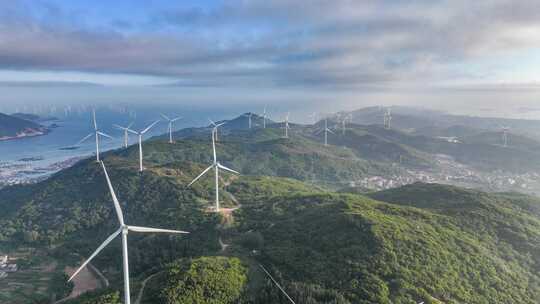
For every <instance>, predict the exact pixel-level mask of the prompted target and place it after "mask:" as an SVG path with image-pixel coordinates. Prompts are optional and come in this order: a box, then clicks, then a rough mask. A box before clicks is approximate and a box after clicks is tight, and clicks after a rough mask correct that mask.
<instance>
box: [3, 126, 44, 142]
mask: <svg viewBox="0 0 540 304" xmlns="http://www.w3.org/2000/svg"><path fill="white" fill-rule="evenodd" d="M50 132H51V130H50V129H49V128H43V130H39V131H37V130H33V132H32V133H20V134H17V135H16V136H3V137H0V141H10V140H17V139H24V138H30V137H37V136H44V135H47V134H49V133H50Z"/></svg>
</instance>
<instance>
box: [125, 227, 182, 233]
mask: <svg viewBox="0 0 540 304" xmlns="http://www.w3.org/2000/svg"><path fill="white" fill-rule="evenodd" d="M128 229H129V230H130V231H135V232H157V233H179V234H187V233H189V232H187V231H180V230H170V229H160V228H150V227H140V226H128Z"/></svg>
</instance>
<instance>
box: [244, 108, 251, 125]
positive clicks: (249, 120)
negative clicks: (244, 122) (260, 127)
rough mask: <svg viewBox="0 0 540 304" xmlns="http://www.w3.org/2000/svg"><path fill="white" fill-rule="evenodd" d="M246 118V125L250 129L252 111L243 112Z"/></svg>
mask: <svg viewBox="0 0 540 304" xmlns="http://www.w3.org/2000/svg"><path fill="white" fill-rule="evenodd" d="M244 116H246V117H247V118H248V127H249V128H250V129H251V116H253V113H251V112H249V113H246V114H244Z"/></svg>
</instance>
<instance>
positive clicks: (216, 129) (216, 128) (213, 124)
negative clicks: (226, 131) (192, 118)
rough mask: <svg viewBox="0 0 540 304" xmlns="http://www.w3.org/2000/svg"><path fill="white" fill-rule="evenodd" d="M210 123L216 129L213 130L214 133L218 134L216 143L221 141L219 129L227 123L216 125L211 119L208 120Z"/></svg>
mask: <svg viewBox="0 0 540 304" xmlns="http://www.w3.org/2000/svg"><path fill="white" fill-rule="evenodd" d="M208 121H209V122H210V124H211V125H212V126H213V127H214V128H213V129H212V132H214V130H215V132H216V134H215V136H216V138H215V140H216V141H219V139H218V127H221V126H222V125H224V124H226V123H227V122H222V123H220V124H216V123H215V122H214V121H213V120H211V119H210V118H208Z"/></svg>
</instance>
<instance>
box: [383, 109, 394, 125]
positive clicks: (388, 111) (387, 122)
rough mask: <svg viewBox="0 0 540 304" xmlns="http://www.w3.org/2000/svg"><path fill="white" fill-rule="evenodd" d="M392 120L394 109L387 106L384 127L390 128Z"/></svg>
mask: <svg viewBox="0 0 540 304" xmlns="http://www.w3.org/2000/svg"><path fill="white" fill-rule="evenodd" d="M391 121H392V109H391V108H390V107H388V108H386V112H384V128H385V129H390V122H391Z"/></svg>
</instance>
